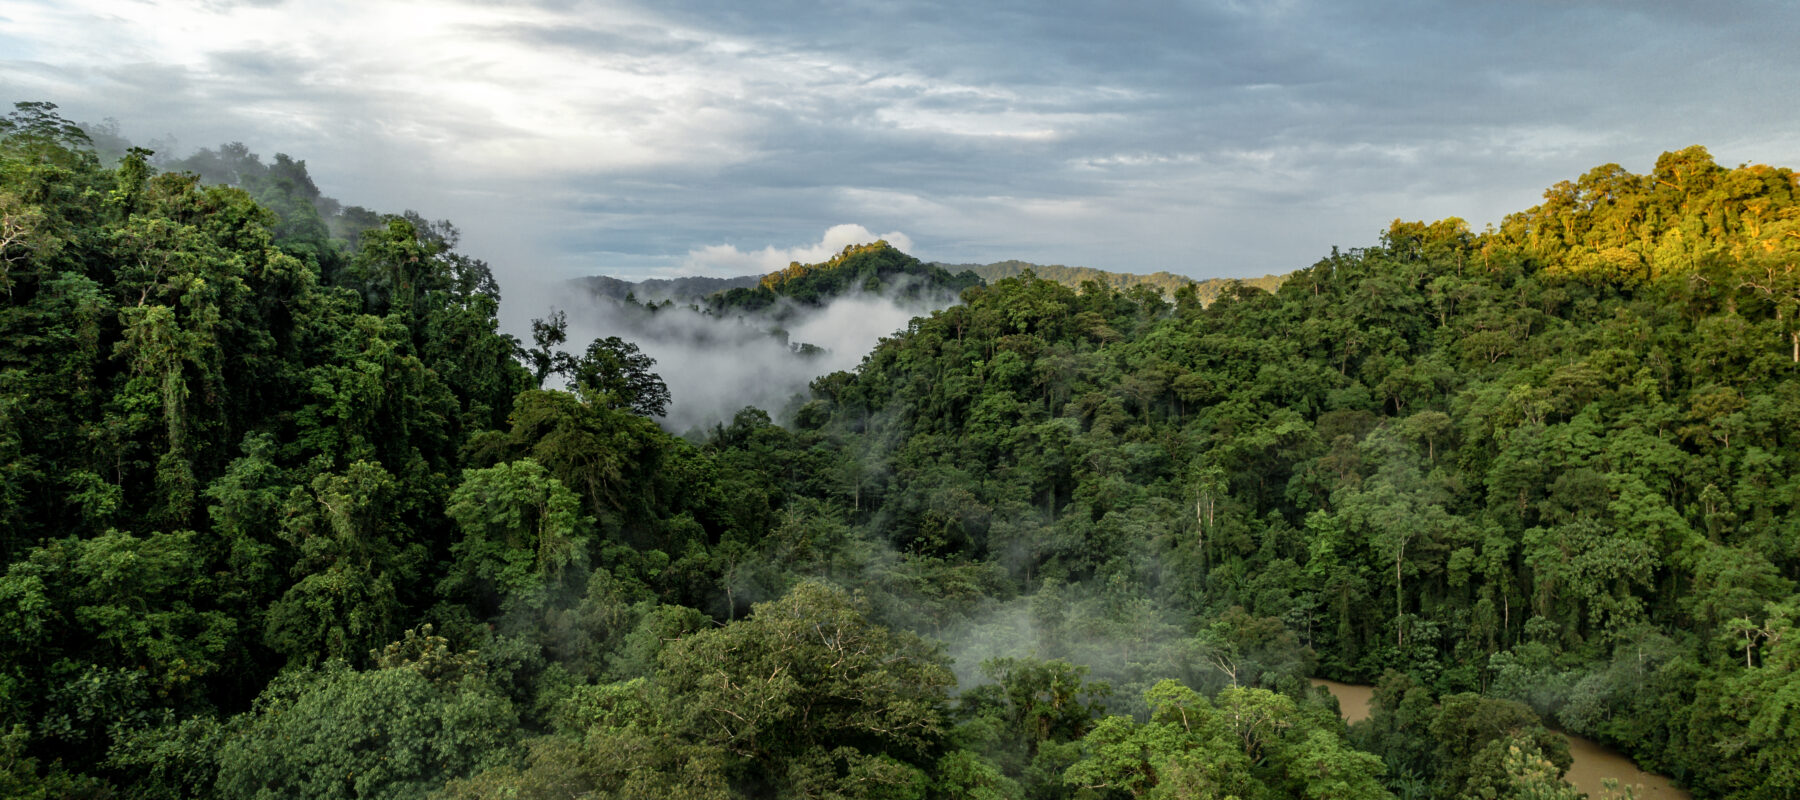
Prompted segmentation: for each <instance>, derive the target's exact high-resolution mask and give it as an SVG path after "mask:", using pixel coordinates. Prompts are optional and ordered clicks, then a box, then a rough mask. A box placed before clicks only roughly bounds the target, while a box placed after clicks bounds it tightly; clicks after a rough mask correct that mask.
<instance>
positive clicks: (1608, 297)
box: [0, 104, 1800, 800]
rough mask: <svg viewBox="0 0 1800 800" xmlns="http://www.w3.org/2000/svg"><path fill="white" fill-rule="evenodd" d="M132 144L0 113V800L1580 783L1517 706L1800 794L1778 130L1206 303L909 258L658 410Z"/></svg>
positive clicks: (343, 221) (294, 200) (797, 286)
mask: <svg viewBox="0 0 1800 800" xmlns="http://www.w3.org/2000/svg"><path fill="white" fill-rule="evenodd" d="M149 155H150V154H149V153H147V152H146V151H141V150H132V151H128V152H126V154H125V156H124V157H123V158H122V159H121V161H120V162H119V165H118V166H117V167H116V168H111V169H108V168H103V167H102V166H101V163H100V161H99V158H98V157H97V156H96V155H95V154H94V152H93V149H92V147H91V145H90V144H89V143H88V142H87V141H86V137H85V134H84V133H83V132H82V131H81V129H80V128H78V127H76V126H71V125H69V124H67V123H66V122H63V121H62V120H61V119H60V118H59V117H57V116H56V115H55V113H54V107H51V106H48V105H45V104H25V105H22V106H20V107H19V109H18V110H17V111H16V112H15V113H14V114H13V115H11V116H10V117H7V118H5V120H4V121H0V211H4V217H3V221H4V236H3V237H0V292H4V295H5V299H4V301H3V303H0V535H3V538H0V555H3V556H4V558H5V562H6V566H5V568H4V573H3V574H0V625H3V626H4V629H5V631H6V633H7V636H5V637H0V792H4V793H6V794H7V795H8V796H15V795H16V796H22V797H145V798H164V797H169V798H173V797H219V798H226V797H232V798H235V797H298V796H305V797H315V796H316V797H383V798H386V797H395V798H399V797H459V798H502V797H505V798H521V797H523V798H539V797H542V798H550V797H570V796H590V797H621V798H624V797H630V798H642V797H671V798H674V797H731V796H749V797H846V798H847V797H869V798H889V797H891V798H964V797H974V798H992V799H999V798H1012V799H1018V798H1125V797H1224V796H1236V797H1239V798H1278V797H1305V798H1321V799H1323V798H1334V799H1336V800H1350V799H1352V798H1357V799H1360V798H1385V797H1389V796H1395V795H1398V796H1403V797H1441V798H1449V797H1463V796H1480V797H1495V798H1500V797H1514V798H1526V797H1567V796H1570V790H1569V789H1568V787H1567V786H1566V785H1563V784H1562V783H1561V782H1560V780H1559V775H1560V772H1561V769H1562V768H1564V767H1566V765H1567V763H1568V762H1567V751H1566V749H1565V746H1564V745H1563V742H1562V740H1561V738H1560V737H1559V736H1557V735H1556V734H1554V733H1553V732H1551V731H1549V730H1547V729H1545V728H1544V727H1542V725H1541V723H1540V716H1539V715H1540V714H1542V715H1546V716H1547V717H1549V719H1550V720H1551V721H1553V722H1555V723H1556V724H1558V725H1560V726H1562V727H1564V728H1566V729H1569V730H1572V731H1576V732H1582V733H1587V734H1590V735H1593V736H1595V737H1597V738H1600V739H1603V740H1605V741H1608V742H1611V743H1613V744H1615V745H1617V746H1619V747H1622V748H1624V749H1627V750H1630V751H1632V752H1633V753H1634V754H1636V755H1638V756H1639V757H1640V758H1642V759H1643V760H1645V761H1646V762H1647V763H1648V764H1649V765H1651V766H1653V767H1655V768H1658V769H1661V770H1664V771H1666V772H1668V773H1669V774H1672V775H1675V776H1676V777H1678V778H1680V779H1682V780H1683V781H1685V782H1688V783H1690V784H1692V785H1693V786H1694V787H1695V788H1696V789H1697V790H1698V791H1699V792H1700V793H1702V794H1703V795H1707V796H1729V797H1744V798H1760V797H1785V796H1790V795H1792V794H1793V793H1794V792H1795V791H1797V790H1800V766H1797V765H1800V751H1796V747H1797V744H1796V743H1797V742H1800V700H1797V699H1796V698H1800V675H1797V674H1796V669H1797V668H1800V649H1797V648H1800V636H1796V635H1795V633H1794V630H1793V624H1794V617H1795V613H1796V612H1795V609H1796V606H1797V605H1800V598H1797V597H1796V595H1795V581H1796V579H1800V515H1797V514H1796V513H1795V512H1796V509H1795V508H1794V506H1795V504H1796V503H1797V502H1800V483H1797V481H1800V479H1797V478H1796V477H1795V476H1796V475H1800V470H1796V468H1795V467H1796V466H1797V465H1796V464H1795V463H1794V462H1795V459H1796V457H1797V456H1796V449H1795V444H1796V442H1795V441H1793V437H1794V436H1795V431H1800V385H1796V384H1797V376H1800V367H1797V366H1796V361H1795V359H1794V357H1793V352H1792V346H1793V342H1794V341H1795V339H1794V338H1793V337H1794V331H1795V328H1796V325H1795V322H1796V320H1795V305H1794V304H1795V300H1796V297H1800V295H1797V294H1796V290H1795V288H1794V285H1793V284H1791V283H1786V282H1784V281H1787V280H1788V276H1790V275H1791V274H1792V266H1791V265H1792V264H1793V263H1794V260H1793V259H1794V253H1795V252H1796V249H1800V248H1796V245H1800V237H1796V236H1793V235H1791V233H1790V232H1789V231H1790V230H1791V223H1792V222H1794V221H1795V220H1796V219H1797V218H1800V212H1796V211H1795V208H1796V207H1795V206H1794V205H1793V204H1792V200H1791V198H1792V191H1793V188H1794V182H1793V176H1792V174H1791V173H1788V172H1786V171H1783V170H1770V169H1767V168H1760V167H1757V168H1746V169H1742V170H1724V169H1720V168H1718V167H1716V166H1712V165H1711V163H1710V160H1708V159H1704V152H1703V151H1701V152H1699V153H1696V152H1695V151H1684V152H1683V153H1680V154H1673V155H1671V156H1669V157H1667V159H1666V162H1667V163H1665V164H1659V165H1658V168H1657V172H1656V173H1654V174H1653V175H1651V176H1645V177H1643V178H1638V177H1636V176H1629V175H1623V174H1620V173H1622V171H1620V173H1608V174H1609V175H1611V178H1609V182H1608V183H1607V186H1608V187H1609V188H1608V190H1607V193H1606V194H1604V196H1602V195H1601V194H1600V193H1597V192H1594V191H1589V190H1586V189H1583V190H1580V191H1576V192H1574V193H1573V196H1575V197H1577V198H1580V202H1576V203H1573V204H1569V205H1557V204H1556V202H1555V201H1556V198H1557V197H1559V196H1560V195H1559V192H1560V191H1561V190H1560V189H1559V190H1553V192H1552V193H1551V200H1552V201H1553V202H1551V203H1549V204H1547V205H1546V206H1541V207H1539V208H1536V209H1532V210H1530V211H1527V212H1525V213H1524V214H1522V215H1520V216H1518V217H1515V218H1512V219H1510V220H1508V222H1507V224H1506V225H1505V226H1503V227H1502V228H1501V229H1500V230H1499V231H1495V232H1493V233H1490V234H1488V235H1483V236H1474V235H1471V234H1469V233H1468V232H1467V231H1466V230H1465V229H1464V228H1463V227H1462V226H1461V225H1460V224H1459V223H1457V222H1456V221H1453V220H1452V221H1446V222H1442V223H1435V224H1432V225H1425V224H1421V223H1410V224H1406V223H1396V225H1395V226H1394V227H1393V228H1392V229H1390V231H1389V232H1388V233H1387V235H1386V236H1385V237H1384V239H1383V241H1382V243H1381V244H1380V245H1379V246H1376V247H1371V248H1368V249H1364V250H1355V251H1350V252H1344V253H1334V254H1332V255H1331V256H1330V257H1329V258H1327V259H1325V260H1323V261H1321V262H1320V263H1318V264H1317V265H1315V266H1313V267H1312V268H1310V269H1305V270H1301V271H1299V272H1297V273H1295V274H1294V275H1293V276H1291V277H1290V278H1289V279H1288V280H1287V281H1286V282H1285V283H1284V284H1283V285H1282V286H1281V287H1280V289H1279V290H1278V291H1277V292H1275V293H1270V292H1267V291H1263V290H1260V289H1256V288H1254V287H1248V286H1242V285H1239V286H1234V287H1231V288H1230V290H1229V291H1226V292H1225V293H1223V294H1222V295H1221V296H1220V297H1219V298H1218V299H1217V300H1216V301H1214V302H1212V303H1210V304H1208V303H1202V302H1201V300H1202V298H1201V297H1200V295H1199V294H1198V293H1197V292H1196V291H1193V290H1191V289H1186V290H1182V291H1178V292H1176V293H1175V295H1174V302H1172V303H1171V302H1169V301H1168V300H1167V299H1165V298H1164V297H1163V296H1162V294H1161V293H1160V292H1158V291H1157V290H1156V289H1155V288H1154V287H1150V286H1143V287H1136V288H1132V289H1130V290H1127V291H1124V292H1119V291H1115V290H1113V289H1111V288H1109V287H1107V286H1103V285H1100V284H1097V283H1090V284H1088V285H1086V286H1084V287H1082V289H1081V290H1080V291H1075V290H1072V289H1070V288H1068V287H1064V286H1062V285H1059V284H1057V283H1055V282H1051V281H1047V280H1042V279H1039V278H1036V277H1033V276H1030V275H1022V276H1020V277H1013V278H1003V279H1000V280H996V281H995V282H993V283H992V284H991V285H986V286H975V285H973V284H974V282H975V279H974V277H973V276H969V277H968V278H967V279H964V278H957V277H955V276H948V275H947V274H945V275H938V274H937V273H933V272H929V271H927V272H926V273H925V274H927V275H928V276H929V277H931V278H932V280H937V281H941V280H944V279H951V280H958V281H967V284H968V285H967V287H966V288H967V291H965V292H964V294H963V300H964V302H963V304H962V305H958V306H954V307H951V308H947V309H945V310H943V311H940V312H937V313H934V314H932V315H931V316H929V317H924V318H920V319H917V320H915V321H914V322H913V323H912V325H911V327H910V328H909V329H908V330H907V331H906V332H905V333H904V334H903V335H901V336H897V337H894V338H891V339H888V340H885V341H883V343H882V344H881V345H880V346H879V347H877V348H876V350H875V351H874V352H872V353H871V354H869V356H868V358H867V359H866V360H865V361H864V362H863V364H862V366H861V367H859V368H858V369H857V370H856V371H855V372H852V373H835V374H832V375H828V376H824V377H822V378H820V379H819V380H818V381H816V382H815V383H814V386H813V392H812V398H811V400H810V402H807V403H805V404H804V405H802V406H800V407H798V408H795V409H792V410H790V411H788V412H784V413H787V414H789V415H790V416H791V424H789V425H786V426H785V427H784V426H781V425H777V424H775V423H774V421H773V419H772V418H771V417H770V416H769V414H768V413H765V412H763V411H759V410H756V409H745V410H744V411H743V412H741V413H739V414H737V416H736V417H735V419H733V420H732V421H731V422H730V424H721V425H718V426H716V427H714V428H713V430H712V431H710V432H709V433H708V434H707V435H705V436H703V437H696V440H693V441H690V440H688V439H682V438H677V437H674V436H671V435H669V434H667V433H665V432H664V431H662V430H661V429H660V428H658V427H657V425H656V424H655V423H654V422H653V421H652V420H651V419H650V418H649V415H652V414H655V413H657V412H658V411H659V410H660V407H661V404H663V403H666V402H667V401H668V394H667V389H666V387H663V386H662V384H661V381H660V380H659V379H657V377H656V375H655V373H654V371H653V368H654V364H653V363H652V362H650V360H649V359H648V358H646V357H644V356H643V354H642V353H640V352H639V351H638V350H637V348H636V347H635V346H634V345H632V344H631V343H630V342H626V341H623V340H619V339H601V340H598V341H595V342H592V343H573V345H574V346H573V347H569V348H567V349H566V350H565V345H569V344H571V343H569V342H567V341H566V337H567V334H566V325H565V324H563V322H562V321H561V320H560V319H558V318H557V317H554V316H553V317H550V318H548V319H547V320H541V321H539V323H538V324H537V325H536V326H535V327H534V331H533V341H532V342H530V343H521V342H518V341H516V340H514V339H512V338H511V337H509V336H506V335H503V334H502V333H500V332H499V331H498V329H497V327H496V325H495V312H496V309H497V307H498V303H499V297H498V293H497V290H496V287H495V284H494V282H493V280H492V277H491V275H490V274H489V273H488V270H487V268H486V266H485V265H483V264H481V263H480V262H478V261H474V260H472V259H468V258H466V257H464V256H461V255H458V254H456V253H455V252H454V250H453V249H452V248H453V246H454V235H453V230H452V229H450V228H449V227H448V225H446V224H427V223H425V222H424V221H423V220H420V219H418V218H417V217H416V216H366V215H364V214H363V212H355V213H349V212H347V211H346V209H344V208H342V207H340V206H337V205H336V204H334V203H328V202H325V200H324V199H323V198H322V197H321V196H320V195H319V194H318V191H317V189H316V188H314V187H313V186H312V184H311V181H310V180H308V179H306V178H305V169H304V164H302V163H301V162H297V161H292V160H290V159H286V158H285V157H278V158H277V160H276V163H275V164H274V165H271V166H267V167H263V166H261V163H260V160H258V159H256V158H254V157H252V156H249V155H248V154H247V153H243V152H241V151H238V150H230V149H222V150H221V151H220V152H219V153H215V154H212V155H211V156H207V158H211V159H213V160H215V161H218V160H221V159H223V160H225V161H231V162H232V163H235V164H236V165H237V166H236V167H234V168H233V169H234V170H235V171H234V172H233V174H231V175H224V176H212V177H213V180H215V181H221V182H224V183H231V184H234V185H219V184H218V183H207V182H202V181H201V180H200V178H199V176H198V175H195V174H191V173H187V172H165V173H161V174H158V173H157V171H156V170H155V169H154V168H152V167H151V165H150V162H149V160H148V157H149ZM202 155H203V156H205V155H206V154H204V153H203V154H202ZM189 169H195V170H199V171H202V172H204V169H205V168H203V167H200V166H194V167H189ZM1744 175H1749V176H1752V177H1755V178H1756V179H1755V180H1753V181H1749V182H1745V181H1744V180H1743V179H1742V176H1744ZM1671 187H1673V188H1671ZM1720 187H1737V188H1720ZM1758 187H1760V188H1758ZM1717 207H1722V208H1724V209H1726V210H1725V211H1723V212H1720V211H1716V210H1715V208H1717ZM1622 208H1630V209H1636V210H1634V211H1629V212H1627V211H1621V210H1619V209H1622ZM1633 215H1635V216H1633ZM1619 220H1636V222H1635V223H1633V224H1634V225H1635V226H1636V227H1635V228H1634V227H1632V225H1625V226H1624V229H1625V230H1626V232H1627V233H1629V234H1630V236H1632V237H1636V238H1633V239H1631V242H1637V243H1638V244H1636V245H1633V244H1631V242H1625V241H1624V239H1622V238H1619V237H1623V236H1625V235H1626V234H1624V233H1616V232H1617V231H1619V230H1621V228H1620V225H1619V223H1618V221H1619ZM1547 231H1562V232H1563V233H1562V234H1559V235H1561V236H1562V237H1563V238H1554V239H1553V238H1552V237H1551V236H1550V235H1549V233H1547ZM1671 231H1674V232H1676V233H1671ZM1577 234H1579V235H1577ZM1534 237H1535V238H1534ZM1577 241H1579V242H1581V244H1577V243H1576V242H1577ZM1621 242H1623V243H1621ZM1634 246H1635V247H1637V248H1638V250H1635V251H1634V250H1632V249H1631V248H1632V247H1634ZM1583 248H1587V249H1583ZM1614 249H1621V250H1623V251H1625V252H1628V253H1631V252H1635V253H1638V254H1639V256H1640V257H1641V258H1642V259H1643V260H1642V261H1641V263H1640V264H1639V266H1640V267H1643V265H1649V266H1648V268H1636V269H1614V268H1611V267H1608V268H1597V267H1595V264H1596V263H1600V262H1604V264H1606V265H1615V264H1616V263H1623V261H1622V259H1623V256H1617V257H1615V256H1616V254H1615V255H1605V254H1606V253H1609V252H1611V251H1612V250H1614ZM1594 254H1600V255H1598V256H1595V255H1594ZM1596 258H1598V259H1599V262H1596V261H1595V259H1596ZM1683 259H1686V260H1688V262H1689V263H1688V265H1687V266H1685V267H1683V266H1682V261H1683ZM919 266H920V265H918V262H916V261H914V260H912V259H911V258H910V257H908V256H905V255H904V254H901V253H898V252H897V251H894V250H893V249H892V248H889V247H887V246H886V245H885V244H882V243H877V244H875V245H871V246H867V247H861V248H852V249H851V250H849V251H846V253H844V254H842V255H841V256H840V257H839V258H837V259H834V260H833V261H832V262H830V263H827V264H824V265H815V266H812V267H808V268H796V269H793V270H790V271H789V272H788V273H781V274H778V275H776V276H772V277H771V278H770V283H771V285H770V286H766V287H762V288H760V289H758V290H756V291H762V292H767V293H768V294H769V295H770V296H771V297H773V296H778V295H781V296H787V297H789V298H791V299H792V300H793V302H797V303H804V302H812V301H815V300H818V299H820V298H825V297H829V296H832V295H834V294H838V293H841V292H842V291H844V290H846V289H856V288H863V289H868V290H871V291H881V290H885V289H891V288H893V287H894V286H895V284H896V283H904V282H906V281H912V280H918V277H919V271H918V268H919ZM871 281H873V284H871ZM778 290H779V291H778ZM759 296H760V295H759ZM746 302H747V303H750V304H751V305H753V304H754V302H760V301H746ZM556 376H561V377H562V378H564V379H566V380H567V381H569V389H568V390H566V391H565V390H557V389H547V388H544V387H545V386H546V385H548V383H549V382H550V381H551V379H552V378H553V377H556ZM1314 672H1319V673H1322V674H1325V675H1330V676H1336V677H1340V678H1346V679H1360V680H1375V679H1377V678H1380V679H1381V689H1380V691H1379V692H1378V694H1377V700H1378V708H1377V711H1376V713H1375V715H1374V717H1373V718H1372V719H1371V720H1369V721H1368V722H1365V723H1359V724H1358V725H1357V726H1355V727H1353V728H1348V729H1347V728H1346V726H1345V725H1344V724H1343V723H1342V722H1341V721H1340V719H1339V717H1338V716H1337V714H1336V713H1335V708H1334V707H1333V704H1332V703H1331V702H1330V701H1329V699H1328V698H1327V697H1326V696H1325V695H1324V694H1323V693H1322V692H1320V691H1318V690H1313V689H1311V688H1310V687H1308V686H1307V684H1306V681H1305V678H1306V676H1308V675H1310V674H1312V673H1314Z"/></svg>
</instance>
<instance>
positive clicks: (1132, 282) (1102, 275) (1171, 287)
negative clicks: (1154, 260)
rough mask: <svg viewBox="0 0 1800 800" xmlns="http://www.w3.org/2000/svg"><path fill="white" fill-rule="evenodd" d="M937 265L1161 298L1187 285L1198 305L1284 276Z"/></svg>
mask: <svg viewBox="0 0 1800 800" xmlns="http://www.w3.org/2000/svg"><path fill="white" fill-rule="evenodd" d="M937 266H940V267H943V268H944V269H946V270H949V271H952V272H960V271H962V270H968V271H970V272H973V273H975V274H976V275H979V276H981V279H982V280H984V281H986V282H988V283H993V282H994V281H997V280H1000V279H1001V278H1012V277H1017V276H1019V275H1021V274H1023V273H1024V272H1026V271H1027V270H1029V271H1031V272H1032V273H1033V274H1035V275H1037V276H1038V277H1040V278H1043V279H1044V280H1047V281H1051V282H1054V283H1060V284H1062V285H1064V286H1067V287H1069V288H1071V289H1080V288H1081V285H1082V284H1084V283H1087V282H1088V281H1093V282H1094V283H1097V284H1099V285H1101V286H1104V287H1107V288H1109V289H1112V290H1113V291H1118V292H1122V291H1125V290H1127V289H1130V288H1131V287H1133V286H1151V287H1154V288H1155V289H1156V290H1157V291H1159V292H1162V295H1163V297H1166V298H1173V297H1174V296H1175V293H1176V292H1177V291H1179V290H1180V289H1181V288H1182V287H1184V286H1190V285H1191V286H1193V287H1194V291H1195V292H1196V296H1198V297H1199V299H1200V302H1201V303H1202V304H1206V303H1211V302H1212V301H1213V300H1215V299H1217V298H1218V296H1219V295H1220V294H1221V293H1223V292H1225V291H1226V290H1227V289H1229V288H1230V287H1231V286H1232V285H1234V284H1241V285H1244V286H1252V287H1255V288H1258V289H1262V290H1264V291H1270V292H1272V291H1275V288H1276V287H1278V286H1280V285H1281V282H1282V281H1283V280H1285V278H1286V276H1282V275H1264V276H1263V277H1260V278H1244V279H1235V278H1207V279H1205V280H1194V279H1193V278H1189V277H1186V276H1182V275H1175V274H1172V273H1168V272H1152V273H1150V274H1148V275H1134V274H1132V273H1129V272H1108V271H1106V270H1101V269H1094V268H1092V267H1065V266H1062V265H1060V264H1048V265H1046V264H1032V263H1029V262H1025V261H996V262H994V263H992V264H937Z"/></svg>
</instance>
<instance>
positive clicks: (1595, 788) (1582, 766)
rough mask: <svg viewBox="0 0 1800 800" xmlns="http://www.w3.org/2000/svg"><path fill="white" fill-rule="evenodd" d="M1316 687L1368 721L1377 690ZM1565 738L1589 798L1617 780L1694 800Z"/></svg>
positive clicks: (1644, 794)
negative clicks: (1605, 785)
mask: <svg viewBox="0 0 1800 800" xmlns="http://www.w3.org/2000/svg"><path fill="white" fill-rule="evenodd" d="M1313 685H1314V686H1323V687H1325V688H1326V689H1329V690H1331V694H1332V695H1333V696H1335V697H1336V698H1337V701H1338V708H1339V709H1340V710H1342V711H1343V714H1344V719H1345V720H1346V721H1349V722H1356V721H1358V720H1362V719H1367V718H1368V716H1369V701H1370V699H1371V698H1372V697H1373V696H1374V694H1375V687H1373V686H1359V685H1356V684H1350V683H1338V682H1337V681H1328V680H1324V679H1321V678H1314V679H1313ZM1563 735H1564V736H1567V737H1569V754H1570V755H1572V756H1574V757H1575V765H1574V766H1571V767H1569V774H1568V775H1566V776H1564V777H1566V778H1568V780H1569V783H1572V784H1574V785H1575V788H1576V789H1579V790H1581V791H1583V792H1587V793H1588V796H1590V797H1600V796H1601V795H1600V791H1601V789H1602V788H1603V787H1602V786H1601V783H1600V782H1601V781H1603V780H1605V779H1607V778H1617V779H1618V780H1619V785H1620V786H1633V787H1636V789H1637V800H1688V798H1690V797H1691V795H1689V794H1688V792H1687V790H1686V789H1681V788H1677V787H1676V786H1675V785H1674V784H1671V783H1670V782H1669V779H1668V778H1665V777H1663V776H1661V775H1653V774H1651V773H1648V772H1645V771H1643V770H1641V769H1638V767H1637V765H1636V764H1633V763H1631V759H1629V758H1626V757H1625V756H1623V755H1620V754H1618V753H1615V752H1613V751H1611V750H1608V749H1606V748H1604V747H1601V746H1600V745H1599V744H1597V743H1595V742H1594V741H1592V740H1590V739H1584V738H1582V737H1580V736H1575V735H1572V734H1567V733H1565V734H1563Z"/></svg>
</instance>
